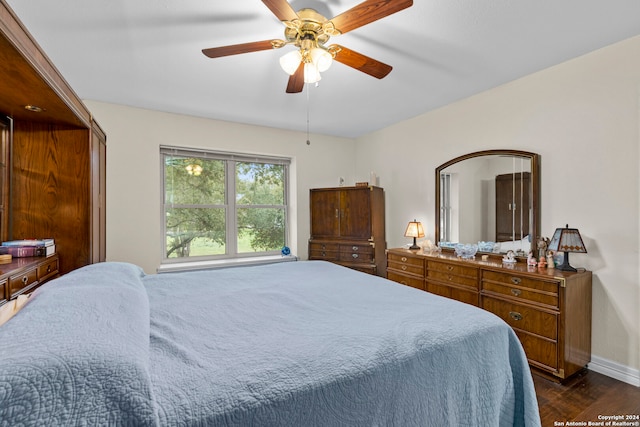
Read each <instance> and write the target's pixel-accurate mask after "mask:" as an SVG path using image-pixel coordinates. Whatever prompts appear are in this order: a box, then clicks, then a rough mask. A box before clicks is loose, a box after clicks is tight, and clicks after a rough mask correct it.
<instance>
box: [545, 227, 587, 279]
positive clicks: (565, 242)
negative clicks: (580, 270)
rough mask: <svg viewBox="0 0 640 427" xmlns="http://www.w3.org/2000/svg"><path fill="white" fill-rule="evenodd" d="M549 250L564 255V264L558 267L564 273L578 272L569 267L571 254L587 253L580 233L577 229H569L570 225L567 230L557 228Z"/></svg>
mask: <svg viewBox="0 0 640 427" xmlns="http://www.w3.org/2000/svg"><path fill="white" fill-rule="evenodd" d="M549 250H552V251H558V252H563V253H564V262H563V263H562V265H560V266H558V267H557V268H558V269H559V270H564V271H577V270H576V269H575V268H573V267H571V266H570V265H569V252H578V253H587V249H586V248H585V246H584V242H583V241H582V237H581V236H580V232H579V231H578V229H577V228H569V224H567V226H566V227H565V228H556V231H555V233H553V237H552V238H551V241H550V242H549Z"/></svg>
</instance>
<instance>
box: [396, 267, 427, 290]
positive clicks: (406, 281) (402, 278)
mask: <svg viewBox="0 0 640 427" xmlns="http://www.w3.org/2000/svg"><path fill="white" fill-rule="evenodd" d="M387 279H389V280H393V281H394V282H398V283H401V284H403V285H406V286H411V287H412V288H416V289H420V290H423V291H424V280H423V279H422V278H421V277H420V278H418V277H412V276H406V275H404V274H398V273H394V272H392V271H388V270H387Z"/></svg>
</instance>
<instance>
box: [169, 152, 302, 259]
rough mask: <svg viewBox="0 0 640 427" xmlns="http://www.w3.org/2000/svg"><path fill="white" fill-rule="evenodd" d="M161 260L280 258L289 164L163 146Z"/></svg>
mask: <svg viewBox="0 0 640 427" xmlns="http://www.w3.org/2000/svg"><path fill="white" fill-rule="evenodd" d="M160 154H161V161H162V184H163V193H164V200H163V223H164V229H163V248H162V250H163V261H164V262H165V263H170V262H184V261H188V260H198V261H201V260H207V259H218V258H237V257H247V256H263V255H275V254H279V253H280V251H281V249H282V247H283V246H286V245H287V238H288V232H287V231H288V228H287V224H288V221H287V216H288V215H287V200H288V195H287V191H288V190H287V189H288V175H289V164H290V160H289V159H285V158H275V157H264V156H251V155H246V154H234V153H223V152H212V151H196V150H189V149H184V148H174V147H161V148H160Z"/></svg>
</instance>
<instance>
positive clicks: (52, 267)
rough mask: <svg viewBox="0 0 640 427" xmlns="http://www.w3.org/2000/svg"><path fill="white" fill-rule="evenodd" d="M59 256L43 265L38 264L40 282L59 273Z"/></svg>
mask: <svg viewBox="0 0 640 427" xmlns="http://www.w3.org/2000/svg"><path fill="white" fill-rule="evenodd" d="M58 269H59V267H58V258H57V257H55V258H52V259H50V260H48V261H46V262H45V263H43V264H42V265H39V266H38V282H44V281H45V280H47V279H49V278H51V277H53V276H55V275H56V274H58Z"/></svg>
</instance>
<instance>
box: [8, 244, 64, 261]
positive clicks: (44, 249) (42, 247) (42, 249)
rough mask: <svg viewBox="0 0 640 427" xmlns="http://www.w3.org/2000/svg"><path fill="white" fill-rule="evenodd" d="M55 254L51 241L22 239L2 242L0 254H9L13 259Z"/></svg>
mask: <svg viewBox="0 0 640 427" xmlns="http://www.w3.org/2000/svg"><path fill="white" fill-rule="evenodd" d="M54 253H56V244H55V242H54V240H53V239H23V240H9V241H6V242H2V246H0V254H1V255H4V254H9V255H11V256H13V257H15V258H23V257H30V256H49V255H52V254H54Z"/></svg>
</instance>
